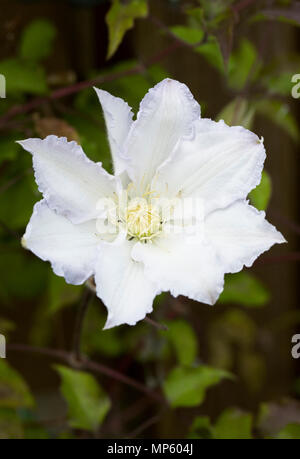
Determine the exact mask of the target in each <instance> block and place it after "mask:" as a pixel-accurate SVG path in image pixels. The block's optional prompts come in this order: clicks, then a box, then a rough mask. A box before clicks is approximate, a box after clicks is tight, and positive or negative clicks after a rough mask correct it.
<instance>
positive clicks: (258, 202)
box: [249, 171, 272, 210]
mask: <svg viewBox="0 0 300 459" xmlns="http://www.w3.org/2000/svg"><path fill="white" fill-rule="evenodd" d="M271 193H272V182H271V177H270V176H269V174H268V173H267V172H266V171H263V172H262V176H261V182H260V184H259V185H258V186H257V187H256V188H254V190H252V191H251V193H250V194H249V198H250V201H251V204H253V206H255V207H256V208H257V209H258V210H266V208H267V207H268V204H269V201H270V198H271Z"/></svg>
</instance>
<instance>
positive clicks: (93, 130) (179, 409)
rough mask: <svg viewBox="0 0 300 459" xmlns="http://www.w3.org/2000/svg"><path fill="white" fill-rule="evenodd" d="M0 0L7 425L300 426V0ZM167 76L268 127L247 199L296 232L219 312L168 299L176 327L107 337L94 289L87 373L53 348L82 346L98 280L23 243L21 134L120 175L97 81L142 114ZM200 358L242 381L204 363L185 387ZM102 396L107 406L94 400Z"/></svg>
mask: <svg viewBox="0 0 300 459" xmlns="http://www.w3.org/2000/svg"><path fill="white" fill-rule="evenodd" d="M0 5H1V20H0V43H1V46H0V74H3V75H4V76H5V77H6V85H7V86H6V98H3V99H0V238H1V240H0V333H2V334H3V335H5V336H6V339H7V343H8V344H7V359H6V360H4V359H0V438H24V437H25V438H89V437H91V436H96V437H97V438H101V437H102V438H103V437H112V438H114V437H116V438H118V437H138V438H139V437H152V438H173V437H185V436H193V437H199V438H211V437H213V438H247V437H250V436H251V437H260V438H268V437H278V436H279V437H280V438H300V370H299V367H300V365H299V362H300V359H298V360H297V359H294V358H293V357H292V355H291V348H292V343H291V339H292V336H293V335H294V334H296V333H297V332H298V333H300V309H299V260H300V250H299V233H300V222H299V200H298V196H299V192H300V190H299V138H300V130H299V116H300V101H299V100H298V99H295V98H293V97H292V95H291V91H292V88H293V86H294V83H292V82H291V78H292V76H293V75H294V74H297V73H298V72H299V71H300V35H299V25H300V6H299V2H293V1H251V0H248V1H247V0H244V1H230V0H228V1H226V0H225V1H200V0H199V1H192V0H191V1H188V0H187V1H179V0H177V1H176V0H164V1H162V0H160V1H159V0H150V1H148V10H147V5H146V2H145V1H143V0H141V1H140V0H137V1H133V0H132V1H129V0H128V1H127V2H126V1H124V2H121V1H120V2H110V1H105V0H102V1H100V0H98V1H96V0H94V1H92V0H91V1H83V0H73V1H71V0H70V1H67V0H66V1H14V0H9V1H8V0H7V1H5V0H0ZM132 5H133V6H132ZM129 6H130V7H131V9H129ZM112 8H114V11H113V13H111V14H110V15H108V12H109V11H110V9H112ZM122 8H123V9H122ZM126 8H127V9H126ZM107 15H108V16H107ZM124 17H125V19H124ZM106 18H107V19H106ZM128 18H129V19H130V20H132V24H133V27H132V28H130V30H126V27H125V25H124V23H125V22H126V20H128ZM108 26H109V27H110V34H111V35H110V39H109V35H108ZM125 32H126V33H125ZM118 34H119V35H118ZM120 36H121V39H120V40H119V41H120V44H119V46H115V44H116V40H117V41H118V37H119V38H120ZM108 49H109V57H107V56H108ZM166 76H170V77H172V78H175V79H178V80H180V81H182V82H184V83H186V84H187V85H188V86H189V88H190V89H191V91H192V93H193V94H194V96H195V98H196V99H197V100H198V101H199V103H200V104H201V107H202V116H205V117H209V118H212V119H218V118H223V119H225V121H226V122H227V123H228V124H232V125H243V126H245V127H248V128H250V129H251V130H253V131H254V132H255V133H256V134H258V135H259V136H263V137H264V142H265V146H266V150H267V160H266V165H265V168H266V173H265V174H264V176H263V181H262V184H261V185H260V186H259V187H258V188H257V189H256V190H255V191H254V192H252V193H251V195H250V199H251V202H253V204H254V205H256V206H257V207H258V208H260V209H266V212H267V217H268V219H269V220H270V221H271V222H272V223H273V224H274V225H276V227H277V228H278V229H279V230H280V231H281V232H282V233H283V234H284V236H285V237H286V239H287V240H288V244H287V245H284V246H280V247H274V248H272V250H271V251H270V252H268V253H266V254H264V255H262V256H261V257H260V258H259V259H258V260H257V262H256V263H255V264H254V267H252V268H251V269H247V270H244V271H243V273H239V274H235V275H231V276H227V278H226V286H225V291H224V293H223V294H222V296H221V298H220V300H219V301H218V302H217V304H216V305H215V307H213V308H211V307H209V306H206V305H203V304H199V303H195V302H193V301H191V300H187V299H186V298H184V297H179V298H176V299H174V298H172V297H171V296H169V295H167V294H165V295H163V296H161V297H159V298H158V299H157V301H156V306H155V309H154V312H153V314H152V316H151V317H152V318H153V319H154V320H155V321H156V322H159V323H165V324H167V325H168V326H169V329H168V331H163V330H161V329H159V328H158V327H157V325H155V324H154V325H153V324H150V323H147V322H145V321H143V322H140V323H139V324H137V326H136V327H133V328H132V327H128V326H121V327H118V328H117V329H113V330H111V331H104V332H103V331H102V330H101V329H102V326H103V324H104V320H105V316H106V311H105V307H104V306H103V304H102V303H101V302H100V300H98V299H95V298H92V299H91V300H90V302H89V309H88V312H87V316H86V317H85V320H84V324H83V329H82V334H81V345H82V351H83V353H84V355H87V356H88V357H89V359H91V361H92V362H96V363H97V364H100V365H103V366H104V369H103V367H100V368H99V367H97V369H96V370H95V371H89V370H91V368H86V367H84V366H83V367H80V368H78V367H77V366H76V363H74V361H72V359H69V357H68V355H69V354H68V355H67V357H66V356H65V354H64V355H63V356H62V358H61V356H60V355H58V354H55V352H56V351H57V350H63V351H67V352H69V351H72V346H73V344H72V343H73V342H74V328H75V327H76V323H77V322H76V321H77V317H78V316H77V314H78V310H80V304H82V301H84V298H85V295H86V287H73V286H69V285H67V284H65V282H64V280H63V279H60V278H57V277H56V276H55V275H54V274H53V273H52V272H51V270H50V267H49V266H48V264H46V263H44V262H42V261H41V260H39V259H37V258H36V257H34V255H33V254H31V253H29V252H26V251H25V250H24V249H22V247H21V245H20V238H21V236H22V234H23V232H24V229H25V227H26V224H27V222H28V220H29V218H30V215H31V212H32V206H33V204H34V203H35V202H36V201H37V200H38V199H39V194H38V191H37V187H36V186H35V184H34V180H33V174H32V169H31V161H30V158H29V155H28V157H27V153H26V152H24V151H23V150H21V148H20V147H18V145H17V144H15V142H14V141H15V140H17V139H21V138H26V137H35V136H38V137H45V136H46V135H48V134H56V135H64V136H66V137H68V138H69V139H70V140H71V139H74V140H77V141H78V142H79V143H81V144H82V146H83V148H84V150H85V152H86V154H87V155H88V156H89V157H90V158H92V159H93V160H96V161H102V162H103V165H104V166H105V167H106V168H107V169H108V170H110V169H111V163H110V157H109V150H108V145H107V141H106V136H105V127H104V122H103V117H102V112H101V107H100V106H99V104H98V101H97V98H96V95H95V94H94V92H93V89H92V87H91V86H92V85H93V84H95V85H96V86H99V87H102V88H104V89H106V90H108V91H110V92H112V93H113V94H114V95H116V96H119V97H122V98H124V99H125V100H127V101H128V102H129V104H130V105H132V106H133V108H134V109H135V110H137V109H138V104H139V101H140V99H141V98H142V97H143V96H144V94H145V93H146V92H147V90H148V89H149V88H150V87H151V86H153V85H154V84H155V83H156V82H158V81H160V80H161V79H162V78H164V77H166ZM299 79H300V76H299ZM65 88H68V89H67V90H66V89H65ZM40 348H43V349H48V351H46V352H45V351H43V350H41V349H40ZM70 355H71V354H70ZM58 362H59V363H60V364H61V363H62V364H63V367H59V368H57V367H54V364H56V363H58ZM202 365H204V366H205V368H206V367H208V368H212V369H223V370H226V371H228V372H231V373H232V374H234V375H235V379H228V378H227V377H225V376H220V375H221V373H220V374H219V373H217V371H216V374H214V375H213V378H212V380H210V378H206V377H205V375H201V374H200V373H199V380H198V379H197V378H196V382H195V383H194V382H193V383H191V394H185V397H183V398H184V400H182V397H181V398H180V394H179V395H178V394H177V392H176V391H177V390H178V391H180V390H182V387H184V386H185V385H186V384H189V383H190V378H191V375H192V374H193V371H194V370H195V369H198V368H200V367H201V366H202ZM107 368H108V370H107ZM69 369H70V371H69ZM101 369H102V370H101ZM111 369H114V370H116V371H117V372H119V373H121V374H122V375H127V376H128V377H130V378H132V379H133V380H134V381H138V382H139V383H141V384H143V389H142V390H141V389H136V387H134V384H132V383H130V384H128V382H127V383H125V384H124V382H123V381H122V380H120V378H119V376H118V375H119V373H118V375H117V376H116V375H115V376H113V377H111V375H110V373H109V371H110V370H111ZM176 369H177V370H178V369H179V370H180V371H182V372H181V373H180V371H179V373H180V374H179V373H178V374H177V376H176V371H175V370H176ZM86 370H88V371H86ZM174 371H175V373H173V375H171V374H172V372H174ZM81 372H84V374H82V373H81ZM86 373H87V374H88V375H90V377H87V379H86V380H83V379H82V378H84V375H86ZM170 375H171V376H170ZM177 377H178V380H177V379H176V378H177ZM214 377H215V378H216V380H214ZM174 378H175V380H176V381H175V387H173V384H174ZM201 378H202V379H201ZM193 381H194V379H193ZM217 382H218V384H217V385H215V386H214V387H211V388H210V386H212V385H214V384H216V383H217ZM94 385H95V386H94ZM206 389H208V390H207V393H206ZM147 391H150V392H151V394H153V393H154V394H156V395H155V396H154V397H152V396H150V395H149V393H147ZM174 391H175V392H174ZM202 392H203V397H202V398H203V400H202V399H201V400H200V398H201V397H200V398H199V399H198V396H199V394H200V393H202ZM70 393H71V394H72V395H71V396H70ZM195 393H196V396H195ZM197 394H198V396H197ZM157 395H158V397H159V398H161V399H162V400H168V402H165V401H163V402H161V401H157ZM204 395H205V397H204ZM155 397H156V398H155ZM93 399H94V401H93ZM174 400H175V401H174ZM85 402H86V403H85ZM91 402H93V403H92V405H93V404H94V405H97V404H98V405H99V407H100V408H99V410H100V411H99V410H98V411H97V410H95V413H92V414H91V413H86V412H85V411H86V410H87V407H89V406H91V405H90V404H91ZM101 407H102V408H101ZM92 411H93V410H92Z"/></svg>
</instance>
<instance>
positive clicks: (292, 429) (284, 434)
mask: <svg viewBox="0 0 300 459" xmlns="http://www.w3.org/2000/svg"><path fill="white" fill-rule="evenodd" d="M277 438H279V439H280V440H300V424H295V423H292V424H287V425H286V426H285V427H284V428H283V429H281V430H280V432H279V434H278V435H277Z"/></svg>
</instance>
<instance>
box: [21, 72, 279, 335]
mask: <svg viewBox="0 0 300 459" xmlns="http://www.w3.org/2000/svg"><path fill="white" fill-rule="evenodd" d="M96 92H97V95H98V97H99V100H100V102H101V104H102V108H103V111H104V117H105V122H106V126H107V133H108V139H109V144H110V148H111V154H112V158H113V165H114V171H115V176H112V175H110V174H108V173H107V172H106V171H105V170H104V169H103V168H102V166H101V163H94V162H92V161H91V160H89V159H88V158H87V157H86V156H85V154H84V152H83V151H82V149H81V147H80V146H79V145H77V144H76V142H67V140H66V139H65V138H58V137H56V136H49V137H47V138H45V139H44V140H41V139H28V140H24V141H22V142H20V144H21V145H22V146H23V147H24V148H25V150H28V151H29V152H30V153H31V154H32V156H33V167H34V170H35V178H36V182H37V184H38V187H39V190H40V191H41V192H42V193H43V196H44V199H43V200H42V201H40V202H38V203H37V204H36V205H35V207H34V211H33V215H32V217H31V219H30V222H29V224H28V226H27V229H26V232H25V235H24V238H23V241H24V246H25V247H26V248H28V249H30V250H31V251H32V252H33V253H35V254H36V255H37V256H38V257H40V258H41V259H43V260H47V261H50V262H51V265H52V268H53V270H54V272H55V273H56V274H57V275H59V276H63V277H65V279H66V281H67V282H69V283H71V284H81V283H83V282H85V281H86V280H87V279H88V278H89V277H90V276H94V277H95V282H96V289H97V295H98V297H99V298H101V299H102V301H103V302H104V304H105V305H106V307H107V309H108V319H107V322H106V326H105V327H106V328H110V327H113V326H116V325H120V324H122V323H127V324H130V325H134V324H135V323H136V322H137V321H139V320H141V319H143V318H144V317H145V315H146V314H147V313H150V312H151V311H152V303H153V300H154V298H155V296H156V295H157V294H159V293H160V292H161V291H170V292H171V294H172V295H174V296H177V295H180V294H182V295H186V296H188V297H189V298H191V299H194V300H197V301H201V302H203V303H208V304H214V303H215V302H216V301H217V299H218V297H219V295H220V293H221V292H222V290H223V285H224V273H235V272H237V271H240V270H241V269H242V268H243V266H251V265H252V264H253V262H254V260H255V259H256V258H257V257H258V256H259V255H260V254H261V253H263V252H264V251H266V250H268V249H269V248H270V247H271V246H272V245H273V244H275V243H282V242H284V241H285V240H284V238H283V236H282V235H281V234H280V233H279V232H278V231H277V230H276V228H275V227H274V226H272V225H271V224H270V223H268V222H267V221H266V220H265V213H264V212H258V211H257V210H256V209H255V208H254V207H252V206H250V205H249V204H248V202H247V201H246V198H247V195H248V193H249V192H250V191H251V190H252V189H253V188H254V187H256V186H257V185H258V184H259V182H260V179H261V171H262V168H263V163H264V159H265V150H264V146H263V143H262V141H260V140H259V139H258V137H257V136H256V135H255V134H253V133H252V132H250V131H248V130H246V129H244V128H242V127H229V126H227V125H226V124H225V123H224V122H223V121H220V122H218V123H216V122H214V121H211V120H209V119H201V118H200V107H199V105H198V103H197V102H196V101H195V100H194V98H193V96H192V94H191V93H190V91H189V89H188V88H187V87H186V86H185V85H184V84H181V83H179V82H177V81H174V80H171V79H165V80H163V81H161V82H160V83H159V84H157V85H156V86H155V87H154V88H152V89H150V91H149V92H148V94H147V95H146V96H145V98H144V99H143V100H142V102H141V106H140V111H139V113H138V115H137V119H136V120H135V121H133V119H132V118H133V114H132V111H131V109H130V107H129V106H128V105H127V104H126V103H125V102H124V101H123V100H122V99H120V98H117V97H114V96H112V95H110V94H109V93H107V92H106V91H103V90H100V89H96ZM199 202H200V204H201V206H200V207H201V211H200V212H196V211H195V212H194V210H193V209H195V208H196V207H195V206H194V205H190V204H191V203H192V204H193V203H199ZM187 203H189V205H187ZM183 204H184V205H183ZM183 216H184V218H183ZM191 229H192V231H191Z"/></svg>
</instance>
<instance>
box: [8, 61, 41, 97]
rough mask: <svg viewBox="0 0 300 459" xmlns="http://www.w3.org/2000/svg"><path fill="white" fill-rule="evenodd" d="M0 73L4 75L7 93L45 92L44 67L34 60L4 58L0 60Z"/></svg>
mask: <svg viewBox="0 0 300 459" xmlns="http://www.w3.org/2000/svg"><path fill="white" fill-rule="evenodd" d="M0 73H1V74H2V75H4V76H5V79H6V91H7V94H8V95H10V94H13V93H30V94H45V93H47V89H48V88H47V82H46V76H45V72H44V69H43V67H40V66H39V65H38V64H36V63H35V62H29V61H24V60H22V59H18V58H11V59H6V60H3V61H1V62H0Z"/></svg>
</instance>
